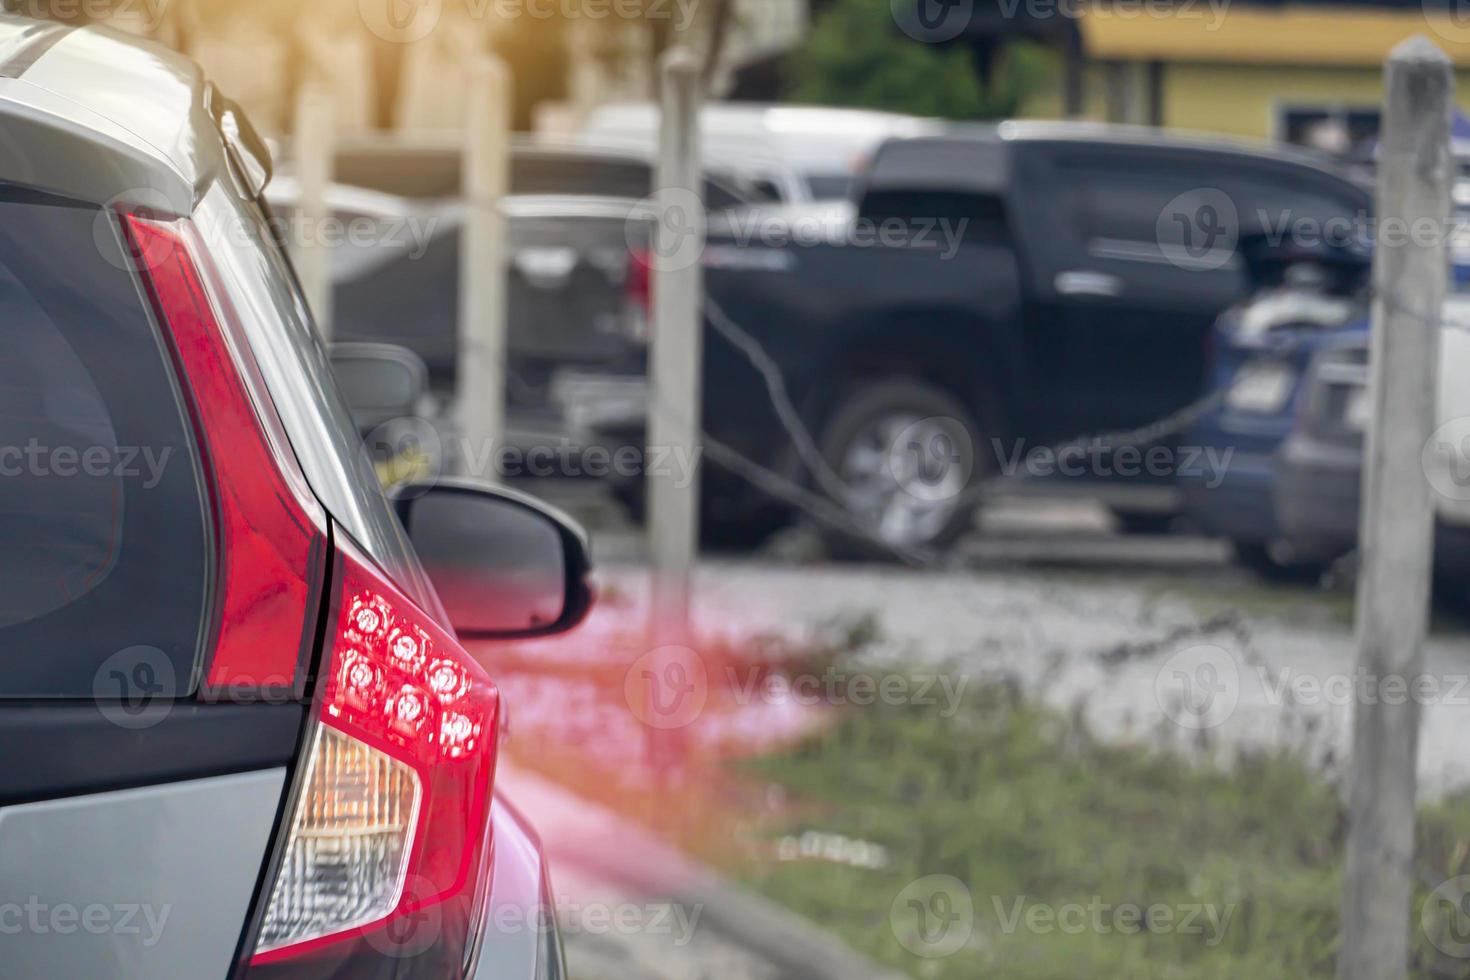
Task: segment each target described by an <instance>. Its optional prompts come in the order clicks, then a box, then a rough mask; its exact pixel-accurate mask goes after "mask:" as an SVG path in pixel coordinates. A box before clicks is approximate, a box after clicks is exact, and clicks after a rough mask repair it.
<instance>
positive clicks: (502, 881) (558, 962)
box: [465, 796, 566, 980]
mask: <svg viewBox="0 0 1470 980" xmlns="http://www.w3.org/2000/svg"><path fill="white" fill-rule="evenodd" d="M490 819H491V821H492V826H493V830H492V833H493V835H494V837H493V839H494V841H495V847H494V852H493V855H494V856H493V858H492V859H491V865H490V868H489V875H490V895H489V898H488V900H487V901H486V903H485V912H484V919H483V921H482V923H481V928H480V945H479V949H478V950H477V952H476V955H475V958H474V959H473V960H472V961H471V963H470V968H469V970H468V971H467V972H466V974H465V975H466V977H467V978H469V980H536V978H538V977H545V978H548V980H565V977H566V967H565V962H564V958H563V956H562V949H561V934H560V932H559V931H558V928H557V924H556V905H555V901H554V899H553V898H552V893H551V884H550V881H549V880H548V878H547V874H546V862H545V860H544V856H543V853H542V848H541V841H540V839H539V838H537V836H536V832H535V831H534V830H532V829H531V825H530V824H529V823H528V822H527V821H526V819H525V817H523V816H521V814H520V813H519V812H517V811H516V810H515V808H514V807H512V806H510V805H509V804H507V803H506V802H505V801H504V800H503V799H501V798H500V797H499V796H497V797H496V799H495V804H494V809H493V810H492V811H491V817H490Z"/></svg>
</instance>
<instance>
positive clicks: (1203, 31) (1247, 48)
mask: <svg viewBox="0 0 1470 980" xmlns="http://www.w3.org/2000/svg"><path fill="white" fill-rule="evenodd" d="M1155 6H1156V5H1152V4H1147V3H1099V4H1096V5H1094V6H1090V7H1088V8H1087V10H1086V13H1085V14H1084V15H1083V16H1082V17H1081V18H1079V22H1078V26H1079V28H1080V30H1081V32H1082V42H1083V46H1084V50H1085V51H1086V53H1087V56H1088V57H1089V58H1094V59H1098V60H1104V61H1108V60H1119V61H1163V62H1216V63H1227V64H1254V65H1311V66H1338V67H1349V66H1351V67H1375V68H1376V67H1378V66H1379V65H1382V64H1383V61H1384V59H1385V58H1386V57H1388V53H1389V51H1391V50H1393V48H1394V46H1395V45H1397V44H1398V43H1399V42H1401V41H1403V40H1405V39H1407V38H1409V37H1412V36H1414V35H1415V34H1423V35H1426V36H1427V37H1429V38H1430V40H1432V41H1433V42H1434V43H1435V44H1436V45H1438V46H1439V47H1440V48H1441V49H1442V50H1443V51H1444V52H1445V53H1446V54H1447V55H1449V57H1450V60H1451V61H1453V62H1454V63H1455V64H1456V65H1464V66H1470V24H1467V23H1465V22H1464V21H1459V20H1455V19H1454V18H1452V17H1450V16H1449V15H1448V13H1447V12H1440V11H1435V10H1432V9H1431V8H1430V6H1429V5H1428V4H1427V3H1426V4H1425V5H1423V6H1420V5H1419V4H1415V5H1413V6H1412V7H1409V8H1399V7H1397V6H1396V5H1385V6H1367V5H1360V4H1353V5H1348V4H1342V5H1328V4H1315V3H1294V4H1282V5H1270V6H1256V5H1246V4H1240V3H1230V2H1228V0H1210V2H1206V0H1200V2H1198V3H1192V4H1191V3H1186V4H1179V5H1176V6H1171V7H1168V8H1163V9H1158V10H1156V9H1155ZM1227 9H1228V13H1227Z"/></svg>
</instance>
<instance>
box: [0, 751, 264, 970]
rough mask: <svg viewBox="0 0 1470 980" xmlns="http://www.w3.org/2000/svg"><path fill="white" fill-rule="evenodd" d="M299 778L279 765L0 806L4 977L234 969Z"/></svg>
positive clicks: (0, 935) (0, 955)
mask: <svg viewBox="0 0 1470 980" xmlns="http://www.w3.org/2000/svg"><path fill="white" fill-rule="evenodd" d="M285 783H286V770H285V769H282V768H276V769H267V770H263V771H259V772H251V773H242V774H239V775H232V776H219V777H215V778H211V779H199V780H191V781H187V782H176V783H167V784H164V785H158V786H149V787H143V788H139V789H129V790H119V791H116V792H112V793H100V794H94V795H88V796H74V797H69V798H66V799H61V800H48V801H45V802H38V803H29V804H23V805H20V806H12V807H5V808H3V809H0V914H3V915H4V917H5V920H6V921H0V972H3V973H4V974H5V975H6V976H12V977H108V978H112V980H156V978H158V977H207V976H223V975H225V973H226V972H227V971H228V969H229V966H230V963H231V962H232V960H233V959H234V955H235V948H236V946H237V945H238V944H239V941H240V928H241V925H242V924H243V923H244V921H245V919H246V916H247V914H248V912H249V909H250V904H251V901H252V899H253V897H254V893H255V889H256V885H257V882H258V880H259V878H260V872H261V864H262V859H263V857H264V855H265V853H266V849H267V845H268V844H269V842H270V838H271V834H272V832H273V829H274V827H275V824H276V818H277V813H278V811H279V809H280V804H281V794H282V790H283V788H284V786H285ZM32 910H35V911H34V915H33V913H32ZM23 916H24V917H25V919H26V921H24V922H22V921H19V920H21V919H22V917H23Z"/></svg>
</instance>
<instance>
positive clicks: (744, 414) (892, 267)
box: [601, 123, 1371, 547]
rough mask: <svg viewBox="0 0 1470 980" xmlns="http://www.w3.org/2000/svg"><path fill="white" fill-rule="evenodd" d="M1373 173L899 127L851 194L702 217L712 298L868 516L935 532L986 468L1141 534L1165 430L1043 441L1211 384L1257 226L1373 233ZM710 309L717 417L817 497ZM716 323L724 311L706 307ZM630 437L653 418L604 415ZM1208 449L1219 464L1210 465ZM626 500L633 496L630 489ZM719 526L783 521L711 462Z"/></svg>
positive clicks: (1179, 454) (1243, 287) (713, 426)
mask: <svg viewBox="0 0 1470 980" xmlns="http://www.w3.org/2000/svg"><path fill="white" fill-rule="evenodd" d="M1370 206H1371V191H1370V189H1369V187H1368V186H1367V185H1366V184H1365V183H1362V182H1361V181H1360V180H1358V179H1357V178H1355V177H1354V175H1352V174H1350V173H1348V172H1347V171H1345V170H1343V169H1340V168H1338V167H1337V166H1336V165H1334V164H1333V163H1331V162H1330V161H1329V160H1328V159H1327V158H1325V157H1319V156H1316V155H1308V154H1306V153H1302V152H1296V151H1292V150H1288V149H1284V148H1274V147H1267V146H1261V145H1255V144H1242V143H1237V142H1231V141H1226V140H1223V139H1217V138H1210V137H1181V136H1174V135H1166V134H1164V133H1162V132H1160V131H1158V130H1148V129H1134V128H1125V127H1113V126H1101V125H1089V124H1064V123H1036V124H1030V123H1025V124H1022V123H1003V124H1000V125H999V126H987V127H962V128H956V129H954V130H951V131H947V132H945V133H943V134H940V135H932V136H924V137H918V138H910V139H894V140H890V141H888V142H886V143H884V144H883V145H882V147H881V148H880V149H879V151H878V152H877V154H876V155H875V157H874V159H873V161H872V163H871V165H870V167H869V170H868V173H867V175H866V177H865V179H864V180H863V181H862V182H861V184H860V186H859V188H858V190H857V192H856V194H855V197H854V199H853V200H852V201H851V202H849V203H847V204H845V205H840V206H838V207H836V208H834V207H832V206H831V205H830V204H829V205H819V206H815V207H812V206H804V207H780V206H770V207H766V206H756V207H753V208H749V209H745V210H743V211H740V210H737V211H729V212H726V213H724V214H722V215H720V216H719V217H718V218H715V219H712V222H711V227H710V229H709V234H708V240H707V243H706V246H705V249H704V252H703V266H704V281H705V286H706V292H707V296H708V299H709V301H710V303H711V304H712V306H713V307H715V308H717V310H718V311H721V312H723V313H724V314H725V315H726V316H727V317H728V320H729V321H733V322H734V323H735V324H736V325H738V326H739V328H741V329H742V330H744V331H745V332H746V333H748V334H749V335H750V336H751V337H753V338H754V339H755V340H756V341H757V342H758V343H759V344H760V346H761V347H763V348H764V350H765V351H766V353H767V354H769V355H770V357H771V359H772V360H773V361H774V362H775V364H776V365H778V367H779V370H780V373H781V375H782V381H783V382H784V385H785V388H786V390H787V391H788V392H789V394H790V397H791V400H792V402H793V404H794V405H795V407H796V408H797V410H798V412H799V413H800V415H801V416H802V419H803V421H804V422H805V424H806V426H807V428H808V430H809V431H810V432H811V433H812V434H813V437H814V439H815V441H816V443H817V446H818V448H819V449H820V452H821V453H822V455H823V456H824V457H825V460H826V462H827V464H828V466H829V467H830V470H831V471H832V473H834V474H835V475H836V476H837V477H838V478H839V479H840V481H841V482H842V483H844V484H845V485H846V490H845V494H846V500H845V501H844V503H845V504H846V505H847V507H848V508H849V510H850V512H851V513H852V514H854V515H855V516H856V517H858V518H859V520H860V521H862V522H863V523H864V525H865V526H866V527H868V528H869V529H870V530H871V531H872V532H875V533H876V535H877V536H878V537H880V538H881V539H883V540H884V541H886V542H889V543H891V544H896V545H904V546H927V547H942V546H944V545H946V544H948V543H949V542H951V541H952V540H953V539H954V538H956V537H957V536H958V535H959V534H960V533H962V532H963V531H964V530H965V529H966V528H967V527H968V525H969V523H970V521H971V519H972V516H973V511H972V508H969V507H966V506H962V502H963V501H967V500H972V499H973V498H972V497H970V496H968V495H967V494H965V493H963V491H964V490H965V489H966V488H967V487H969V486H970V485H971V484H973V483H974V482H975V481H976V480H978V479H981V478H984V477H990V476H995V475H998V474H1004V475H1007V476H1015V477H1026V478H1033V479H1030V480H1028V482H1031V483H1040V484H1043V485H1051V486H1054V487H1056V486H1061V487H1062V489H1063V490H1064V491H1071V492H1078V493H1082V494H1085V495H1088V496H1094V497H1098V498H1100V499H1102V500H1103V501H1104V502H1105V503H1108V504H1109V505H1110V506H1112V507H1113V508H1114V509H1115V511H1117V512H1118V513H1119V514H1120V516H1121V517H1123V518H1124V519H1125V523H1133V524H1135V525H1138V526H1142V525H1144V524H1145V523H1146V522H1147V521H1148V520H1150V519H1154V518H1155V517H1156V516H1158V515H1162V516H1164V517H1167V516H1168V514H1169V512H1170V511H1171V509H1172V508H1174V507H1176V506H1177V500H1178V496H1177V493H1176V491H1175V490H1174V488H1173V487H1172V485H1171V483H1172V479H1171V478H1172V475H1173V473H1174V472H1175V471H1176V470H1177V469H1178V468H1180V467H1183V466H1185V465H1204V464H1203V462H1202V461H1200V460H1197V459H1189V458H1187V457H1188V451H1187V447H1178V446H1173V445H1170V444H1167V443H1164V444H1161V445H1157V446H1152V447H1144V449H1141V450H1138V451H1133V450H1126V451H1120V452H1116V453H1103V452H1101V451H1097V452H1092V451H1088V450H1086V449H1083V450H1078V451H1074V452H1071V453H1063V454H1061V455H1059V456H1058V455H1055V454H1052V455H1049V454H1048V452H1047V451H1046V450H1047V447H1049V446H1052V445H1054V444H1056V443H1058V442H1061V441H1064V440H1070V439H1073V438H1075V437H1079V436H1083V435H1087V434H1095V433H1099V432H1108V431H1115V430H1120V429H1129V428H1133V427H1136V426H1142V425H1144V424H1146V423H1150V422H1152V421H1154V420H1157V419H1159V418H1161V417H1164V416H1167V415H1168V414H1170V413H1171V412H1174V411H1175V410H1177V409H1179V408H1181V407H1183V406H1185V405H1187V404H1188V403H1190V402H1191V401H1192V400H1194V399H1195V398H1196V397H1197V396H1198V395H1199V393H1200V390H1201V386H1202V380H1203V372H1204V365H1205V356H1206V339H1207V337H1208V334H1209V328H1210V325H1211V324H1212V322H1213V321H1214V319H1215V317H1216V316H1217V315H1218V314H1219V313H1220V312H1221V311H1223V310H1224V309H1225V308H1226V307H1227V306H1229V305H1230V304H1232V303H1233V302H1235V301H1237V300H1238V299H1240V298H1241V297H1242V296H1243V295H1244V294H1245V293H1246V291H1247V290H1248V288H1249V284H1248V281H1247V275H1246V263H1245V261H1244V260H1243V258H1242V256H1241V255H1240V254H1239V253H1240V249H1239V248H1238V247H1237V246H1238V245H1239V244H1241V243H1244V242H1260V241H1269V242H1272V243H1275V244H1282V245H1288V246H1289V245H1293V244H1301V240H1302V239H1304V238H1307V237H1310V236H1312V235H1318V236H1329V237H1330V236H1338V237H1343V236H1347V235H1352V234H1357V233H1358V232H1359V231H1360V230H1361V228H1362V226H1363V222H1364V221H1365V220H1366V218H1367V214H1368V211H1369V208H1370ZM717 315H718V313H711V314H708V315H707V321H706V330H705V338H706V346H705V361H704V363H705V387H704V391H705V395H704V406H703V412H704V425H705V428H706V430H707V431H708V432H709V434H710V435H712V436H713V437H715V438H716V439H718V440H720V441H721V442H723V443H726V444H728V445H729V446H731V447H733V448H735V449H737V450H739V451H740V452H741V453H742V454H744V455H746V456H748V457H750V458H751V459H753V460H755V461H757V462H759V463H761V464H762V465H764V466H766V467H769V468H771V469H773V470H776V471H778V472H780V473H782V474H784V475H787V476H790V477H792V478H795V479H798V480H800V481H802V482H804V483H806V484H807V485H808V486H812V487H815V488H816V489H818V490H823V489H828V490H830V489H831V488H832V486H833V483H834V481H832V480H831V479H830V477H829V478H827V479H826V480H818V479H814V474H813V473H812V472H811V470H812V467H809V466H805V465H803V463H802V462H801V460H800V459H799V458H798V455H797V453H796V451H795V449H794V448H793V443H792V440H791V439H790V438H788V437H787V435H786V433H785V431H784V430H783V429H782V427H781V425H780V423H779V421H778V418H777V415H776V412H775V411H774V409H773V406H772V401H771V399H770V398H769V397H768V390H767V389H768V385H767V383H766V379H764V378H763V377H762V376H761V375H760V374H759V373H758V372H757V371H756V370H755V368H754V367H753V366H752V362H751V361H750V359H749V358H748V357H747V356H746V355H745V354H744V353H742V352H741V351H740V350H739V349H737V348H736V347H735V346H733V345H732V344H731V343H730V340H729V337H728V336H727V335H726V333H724V332H722V330H720V329H717V328H716V329H712V328H711V327H712V324H711V321H710V316H717ZM714 326H715V327H717V326H718V324H714ZM620 426H621V427H622V429H623V431H622V433H621V435H622V436H623V437H634V438H636V433H637V429H638V428H639V427H640V426H641V420H638V421H634V420H623V421H622V422H612V421H609V422H607V423H604V424H603V425H602V426H601V431H602V433H603V434H604V435H605V436H606V435H610V434H614V432H615V431H616V430H617V429H618V428H619V427H620ZM1215 462H1216V463H1217V464H1218V462H1219V461H1218V460H1217V461H1215ZM627 489H628V490H629V491H630V492H629V497H630V499H636V489H635V488H633V487H632V486H629V487H628V488H627ZM703 497H704V501H703V502H704V522H705V523H704V526H705V530H706V532H707V539H708V538H719V537H726V538H729V537H734V538H743V539H749V538H750V537H752V536H754V535H756V534H759V533H761V532H764V531H767V530H770V529H772V528H773V527H774V526H776V525H778V524H779V523H781V522H782V521H784V520H788V519H789V517H790V515H789V513H788V512H787V510H786V508H784V507H783V506H782V505H780V504H778V503H776V502H774V501H772V500H771V499H769V498H768V497H765V496H762V495H761V494H759V493H758V492H757V491H755V490H754V489H753V488H752V487H751V486H750V485H749V484H748V483H746V482H745V481H744V480H742V479H739V478H737V477H735V476H734V475H733V474H731V473H729V472H726V471H723V470H722V469H721V468H720V467H718V466H706V467H705V468H704V494H703Z"/></svg>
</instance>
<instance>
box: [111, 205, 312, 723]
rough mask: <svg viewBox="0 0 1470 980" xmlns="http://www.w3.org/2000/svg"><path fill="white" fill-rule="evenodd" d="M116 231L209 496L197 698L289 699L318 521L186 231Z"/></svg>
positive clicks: (303, 645)
mask: <svg viewBox="0 0 1470 980" xmlns="http://www.w3.org/2000/svg"><path fill="white" fill-rule="evenodd" d="M122 223H123V229H124V231H125V232H126V234H127V237H128V240H129V243H130V245H131V246H132V250H133V258H134V261H135V263H136V264H137V267H138V273H139V275H140V277H141V278H142V280H143V283H144V285H145V287H146V288H147V291H148V293H149V296H150V298H151V299H152V301H153V305H154V309H155V312H156V313H157V315H158V318H159V320H160V321H161V323H162V325H163V326H164V328H165V333H166V335H167V336H168V339H169V342H170V346H171V348H172V354H173V357H174V360H175V362H176V364H177V366H178V368H179V375H180V377H181V379H182V381H183V383H184V387H185V388H186V390H187V393H188V400H189V402H190V406H191V409H192V414H193V417H194V425H195V430H196V432H197V433H198V437H199V444H200V451H201V453H202V455H203V457H204V459H205V463H206V469H207V470H208V475H209V482H210V489H211V492H212V496H213V498H214V499H213V503H214V517H215V521H216V539H217V540H218V541H219V543H220V547H219V548H218V549H217V551H218V554H217V559H216V560H217V569H218V571H217V576H218V582H219V585H218V587H217V588H216V606H215V610H214V637H213V643H212V645H211V653H210V657H209V666H208V668H207V670H206V672H205V676H204V691H205V694H206V695H207V696H210V697H230V696H243V695H246V694H254V693H258V692H269V691H273V690H285V691H288V692H294V691H295V690H296V687H297V682H298V680H299V679H300V678H301V677H302V676H304V670H303V661H304V659H305V656H306V654H307V653H308V652H309V650H310V645H311V633H312V627H314V626H315V622H314V618H313V617H312V616H311V612H312V610H314V609H315V608H317V605H318V600H319V596H320V592H319V591H318V588H319V585H320V581H319V580H320V577H321V573H322V571H323V569H324V568H325V565H326V550H325V549H326V534H325V533H324V529H325V526H326V518H325V515H324V514H323V512H322V509H321V505H320V504H319V503H318V502H317V500H316V498H315V497H314V496H313V495H312V493H311V490H310V489H309V488H308V487H307V486H306V480H305V477H303V476H302V475H301V471H300V468H299V467H298V466H297V464H296V461H295V459H294V458H292V457H291V456H290V450H289V448H288V447H287V445H286V439H285V436H284V435H283V434H282V433H281V431H280V428H281V427H280V420H279V418H277V417H276V415H275V410H274V408H273V407H272V406H271V405H270V403H269V401H268V399H267V398H265V397H264V396H263V395H262V397H259V398H253V397H252V395H251V388H250V387H249V386H248V385H247V379H252V378H255V377H256V376H257V373H258V372H257V370H256V368H255V364H254V362H253V361H252V360H251V359H250V351H249V346H248V345H247V344H246V343H245V342H244V341H243V339H242V338H240V337H239V333H238V330H239V323H238V320H237V319H236V317H235V315H234V311H233V310H231V309H230V308H229V307H228V306H227V305H225V304H224V303H223V302H221V304H220V306H219V307H218V310H219V312H218V313H217V312H216V309H217V308H216V306H215V303H214V302H213V301H212V300H211V296H210V293H209V291H208V289H207V288H206V285H205V283H206V277H207V276H208V275H209V274H210V272H211V271H212V269H211V267H210V265H209V263H208V261H207V253H206V251H205V249H204V248H203V247H202V246H200V245H199V243H198V235H197V232H196V231H195V229H194V227H193V226H192V225H191V224H190V222H188V221H187V220H185V219H177V220H173V221H163V220H158V219H154V218H148V217H143V216H140V215H137V214H124V215H122ZM222 295H223V291H222V290H216V291H215V296H216V297H220V296H222ZM232 331H233V332H234V338H233V340H232V336H231V332H232ZM256 390H259V384H258V383H257V385H256Z"/></svg>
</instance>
